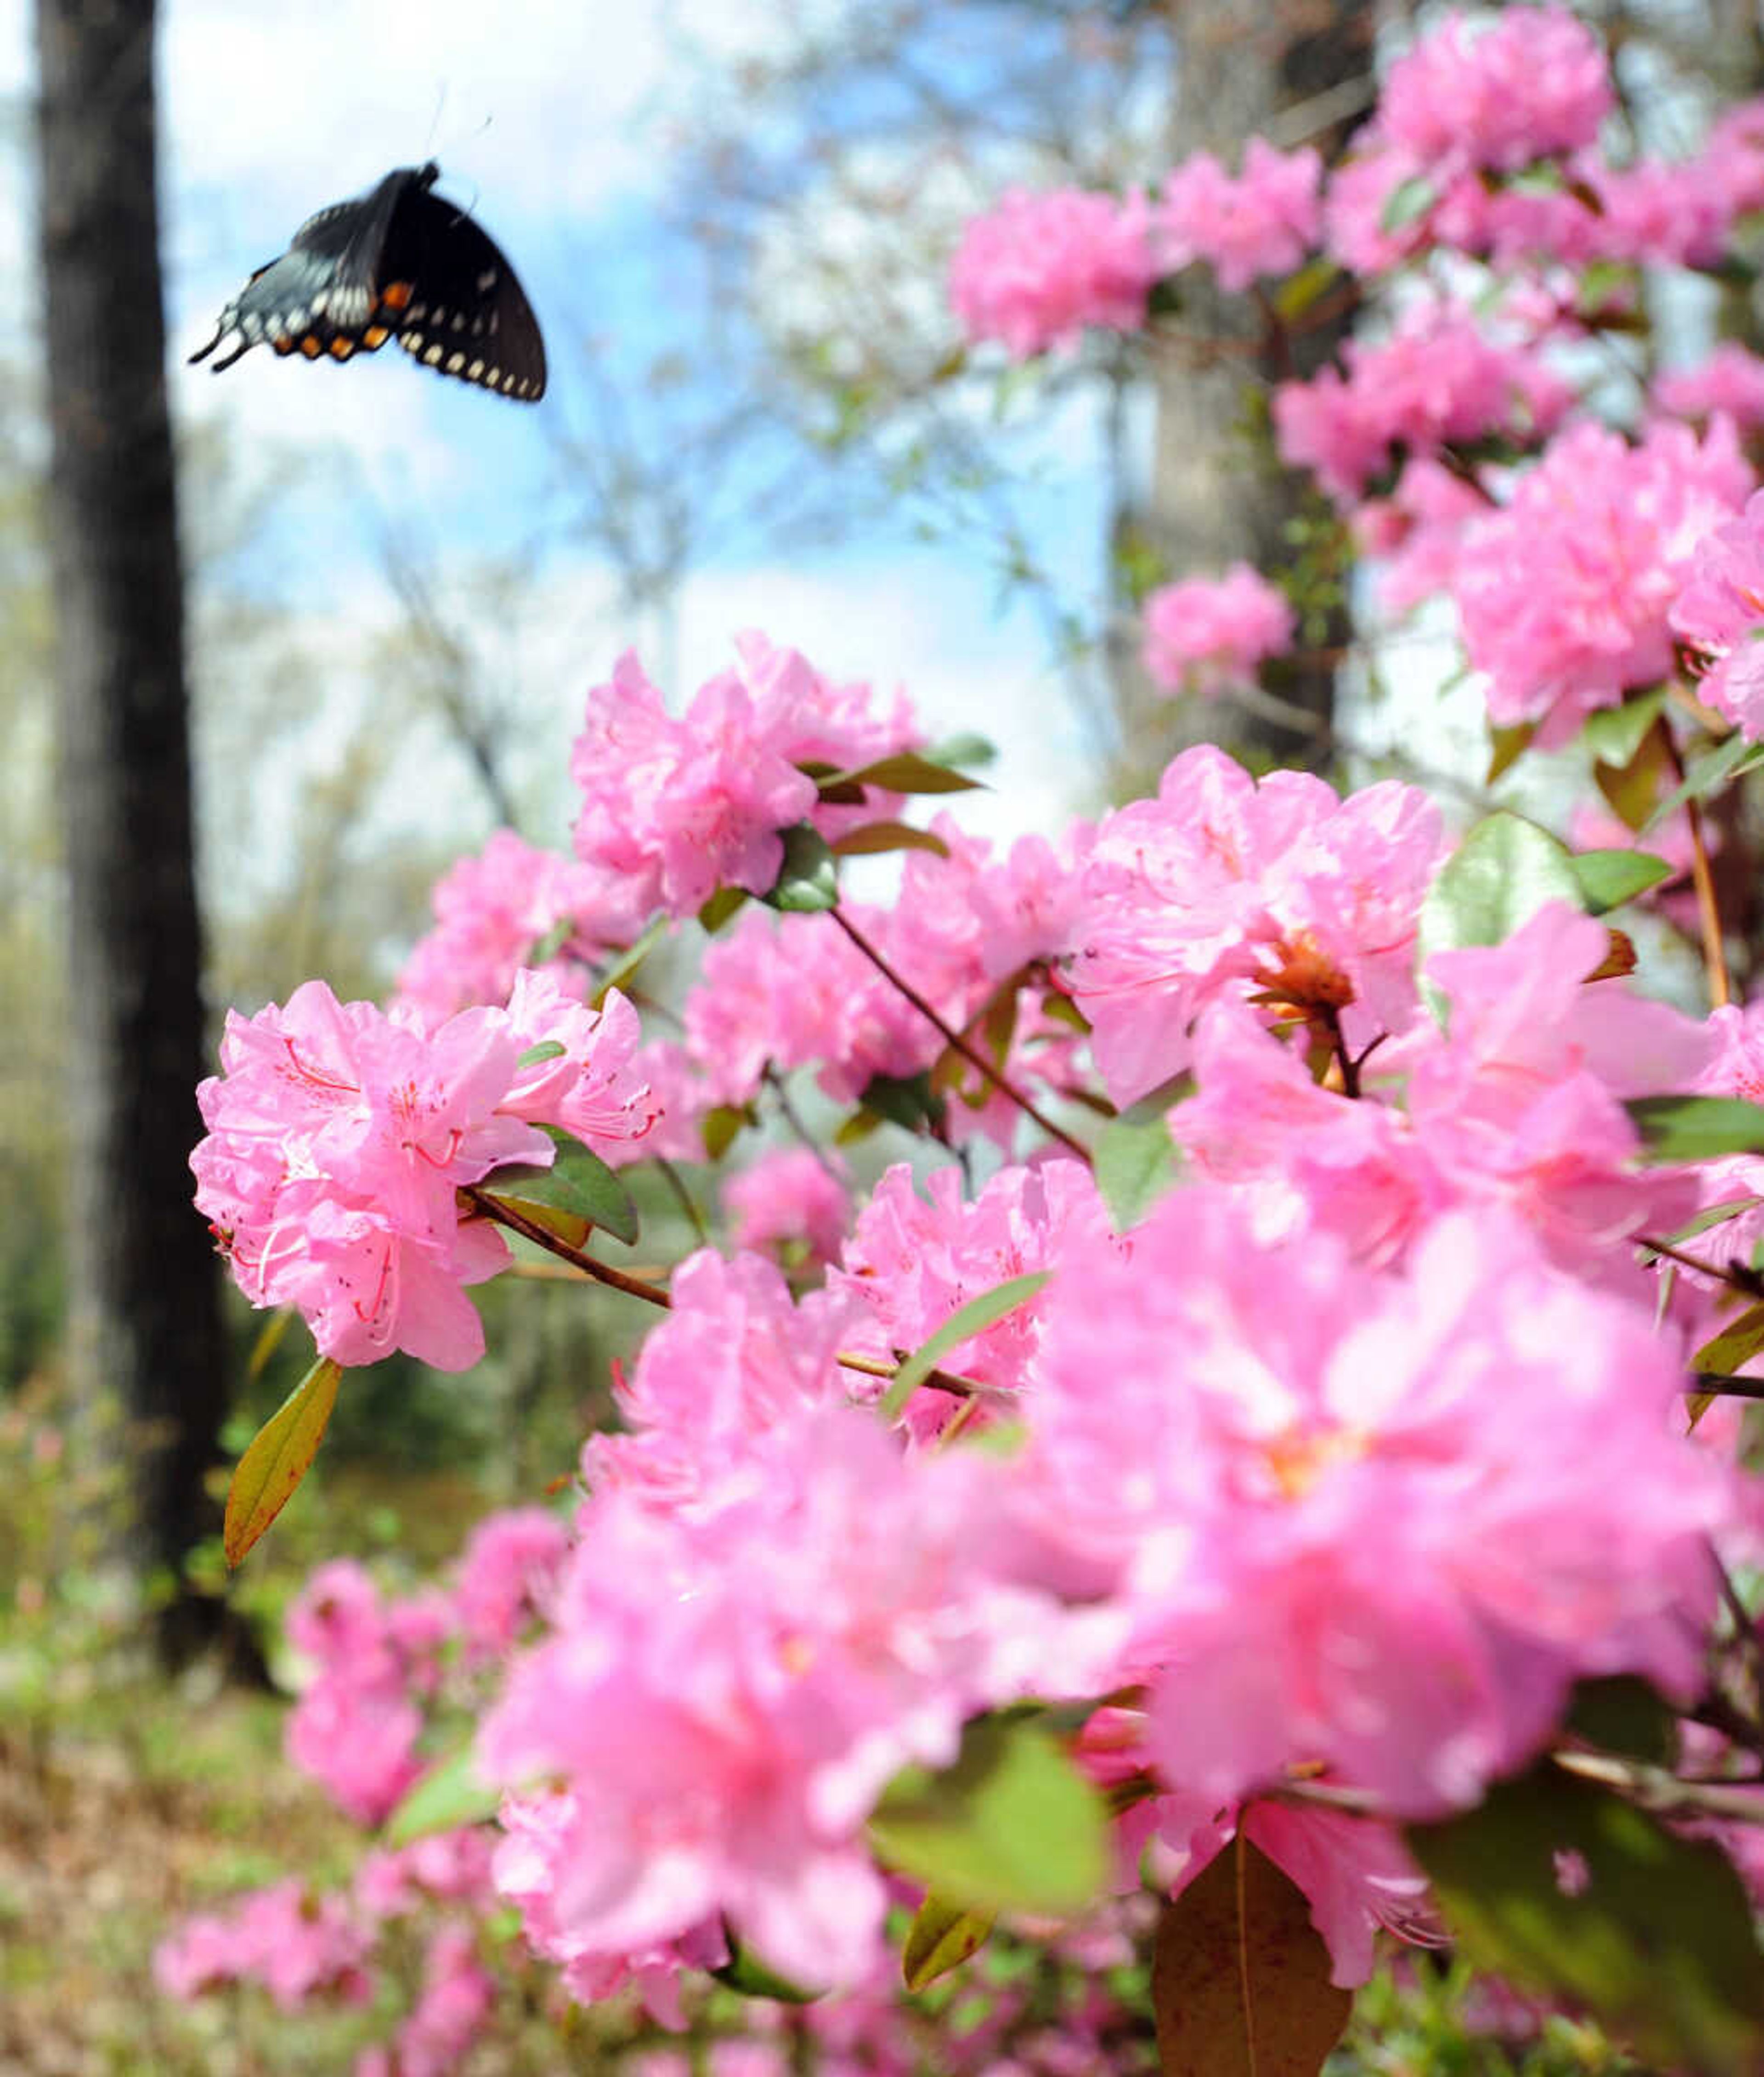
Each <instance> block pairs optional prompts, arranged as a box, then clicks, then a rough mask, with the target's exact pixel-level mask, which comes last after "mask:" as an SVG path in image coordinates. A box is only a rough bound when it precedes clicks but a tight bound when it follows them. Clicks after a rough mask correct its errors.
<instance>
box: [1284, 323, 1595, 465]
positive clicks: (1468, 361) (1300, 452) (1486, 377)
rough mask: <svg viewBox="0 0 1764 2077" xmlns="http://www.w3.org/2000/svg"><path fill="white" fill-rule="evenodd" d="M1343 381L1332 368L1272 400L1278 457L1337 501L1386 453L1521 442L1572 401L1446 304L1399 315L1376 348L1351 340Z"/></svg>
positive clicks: (1519, 348) (1554, 381) (1534, 363)
mask: <svg viewBox="0 0 1764 2077" xmlns="http://www.w3.org/2000/svg"><path fill="white" fill-rule="evenodd" d="M1342 357H1343V360H1345V363H1346V365H1347V370H1348V372H1347V373H1346V375H1345V377H1344V376H1343V375H1342V374H1341V373H1339V372H1338V371H1337V369H1335V368H1325V369H1324V371H1323V373H1321V374H1320V375H1318V376H1316V377H1313V378H1312V380H1311V381H1308V382H1287V383H1282V385H1281V386H1280V388H1279V389H1278V390H1276V392H1275V393H1274V426H1275V430H1276V432H1277V434H1278V440H1279V447H1280V452H1281V455H1282V458H1283V459H1284V460H1287V461H1288V462H1290V463H1291V464H1293V465H1294V466H1295V468H1314V469H1315V470H1316V472H1317V475H1318V477H1319V479H1320V481H1321V482H1322V484H1323V485H1324V488H1325V489H1328V490H1329V491H1330V492H1332V493H1333V494H1334V495H1335V496H1336V497H1338V498H1341V499H1344V500H1345V499H1351V498H1353V497H1358V496H1359V495H1360V493H1362V490H1363V489H1364V488H1365V486H1366V481H1367V479H1368V478H1369V477H1372V476H1374V475H1378V474H1379V473H1381V472H1382V471H1383V470H1384V469H1385V468H1386V467H1387V465H1388V463H1389V460H1390V457H1391V453H1392V452H1393V450H1398V449H1400V450H1401V451H1402V452H1404V453H1406V454H1407V455H1408V456H1413V457H1418V458H1420V457H1426V456H1432V455H1434V454H1437V453H1438V452H1439V451H1440V449H1441V447H1446V446H1449V445H1452V444H1453V443H1462V442H1468V441H1474V440H1477V439H1482V438H1483V437H1484V436H1485V435H1489V434H1491V433H1499V434H1503V435H1506V436H1508V437H1509V438H1512V439H1521V440H1524V439H1532V438H1533V437H1535V436H1536V435H1539V434H1541V433H1546V432H1548V431H1549V430H1550V429H1551V428H1552V427H1553V426H1555V425H1556V424H1557V423H1558V422H1559V421H1560V419H1561V418H1562V416H1563V414H1565V412H1566V410H1567V409H1568V407H1569V406H1570V403H1571V402H1573V398H1574V393H1573V391H1572V389H1570V387H1569V385H1568V384H1567V383H1566V382H1565V381H1563V380H1562V377H1560V376H1558V375H1557V374H1556V373H1554V371H1553V369H1551V368H1549V367H1547V366H1546V365H1545V364H1544V363H1543V362H1542V361H1541V360H1540V359H1539V358H1538V357H1537V352H1536V351H1535V349H1534V348H1532V347H1530V346H1528V345H1524V344H1520V343H1501V342H1500V341H1499V340H1497V339H1494V338H1491V336H1490V335H1489V334H1488V332H1487V330H1486V329H1485V328H1484V327H1483V324H1482V323H1480V322H1478V319H1477V318H1475V316H1474V315H1473V314H1472V313H1471V312H1470V311H1469V310H1466V309H1464V308H1462V306H1459V305H1457V304H1455V303H1451V302H1436V303H1430V304H1426V305H1423V306H1420V307H1419V308H1417V309H1416V310H1412V311H1411V312H1409V313H1408V314H1406V315H1405V316H1404V317H1403V318H1402V319H1401V320H1400V321H1399V323H1398V325H1397V327H1396V329H1395V331H1394V332H1393V333H1392V334H1391V337H1390V338H1389V339H1385V340H1383V341H1382V342H1379V343H1362V341H1360V340H1357V339H1350V340H1349V342H1348V344H1347V346H1346V348H1345V349H1344V352H1343V356H1342Z"/></svg>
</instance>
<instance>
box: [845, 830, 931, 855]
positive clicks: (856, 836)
mask: <svg viewBox="0 0 1764 2077" xmlns="http://www.w3.org/2000/svg"><path fill="white" fill-rule="evenodd" d="M878 851H931V852H932V853H934V854H935V855H936V856H937V857H939V858H947V857H948V856H949V845H948V844H946V843H945V842H944V840H943V839H942V838H941V837H940V836H935V835H932V832H931V831H930V830H915V828H914V827H913V826H912V824H911V822H865V824H864V826H863V827H862V828H861V829H857V830H847V831H846V832H845V834H844V836H842V837H839V838H837V839H835V841H834V844H833V855H834V857H835V858H865V857H873V856H874V855H875V854H876V853H878Z"/></svg>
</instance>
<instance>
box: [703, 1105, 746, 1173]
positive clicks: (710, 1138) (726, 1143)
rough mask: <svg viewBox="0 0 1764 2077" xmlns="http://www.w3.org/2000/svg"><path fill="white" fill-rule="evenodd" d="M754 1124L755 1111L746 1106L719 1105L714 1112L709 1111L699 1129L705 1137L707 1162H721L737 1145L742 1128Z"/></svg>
mask: <svg viewBox="0 0 1764 2077" xmlns="http://www.w3.org/2000/svg"><path fill="white" fill-rule="evenodd" d="M752 1124H753V1110H752V1109H751V1108H750V1107H749V1105H745V1104H743V1105H736V1104H719V1105H717V1106H716V1108H715V1109H714V1110H707V1112H706V1113H705V1114H704V1118H703V1122H701V1124H700V1126H699V1130H700V1131H701V1132H702V1133H703V1135H704V1158H705V1159H706V1160H707V1161H720V1160H721V1159H723V1157H724V1155H725V1154H727V1153H728V1151H729V1149H730V1148H731V1147H732V1146H733V1145H734V1144H735V1142H736V1138H737V1137H738V1136H739V1134H740V1130H741V1128H742V1127H743V1126H748V1125H752Z"/></svg>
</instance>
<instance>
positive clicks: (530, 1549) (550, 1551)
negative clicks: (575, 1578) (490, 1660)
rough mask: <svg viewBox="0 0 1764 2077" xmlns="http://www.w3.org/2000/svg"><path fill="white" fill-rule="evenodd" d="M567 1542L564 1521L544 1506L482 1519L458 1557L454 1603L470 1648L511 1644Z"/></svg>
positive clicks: (478, 1650)
mask: <svg viewBox="0 0 1764 2077" xmlns="http://www.w3.org/2000/svg"><path fill="white" fill-rule="evenodd" d="M568 1546H569V1536H568V1534H567V1533H566V1532H565V1528H564V1525H563V1524H562V1523H561V1521H558V1519H557V1517H556V1516H555V1515H553V1514H548V1513H546V1511H545V1510H544V1509H543V1508H538V1507H521V1508H509V1509H504V1510H503V1512H502V1513H498V1514H493V1515H490V1516H488V1517H486V1519H485V1520H484V1521H481V1522H479V1523H478V1525H477V1527H476V1528H475V1529H474V1530H473V1531H472V1534H471V1535H470V1537H469V1538H468V1540H467V1542H466V1546H465V1555H464V1556H463V1557H462V1558H461V1560H460V1567H459V1576H458V1578H457V1580H455V1582H454V1585H453V1592H452V1600H451V1604H450V1607H451V1613H452V1616H453V1618H454V1621H455V1622H456V1623H457V1626H458V1630H459V1632H460V1634H461V1638H463V1639H464V1641H465V1644H466V1646H467V1648H468V1650H470V1651H471V1652H473V1654H476V1655H484V1656H492V1655H496V1654H498V1653H501V1652H503V1651H506V1650H507V1649H508V1648H509V1646H511V1644H513V1642H515V1637H516V1635H517V1634H518V1632H519V1629H520V1625H521V1623H522V1621H523V1620H524V1619H525V1618H527V1617H530V1616H531V1615H532V1613H533V1612H534V1610H535V1609H536V1608H537V1607H538V1606H539V1605H540V1601H541V1600H542V1599H543V1597H544V1593H545V1591H546V1589H547V1588H548V1585H549V1583H550V1580H551V1578H552V1575H553V1574H554V1573H555V1572H556V1571H557V1568H558V1567H559V1566H560V1565H561V1563H562V1562H563V1557H564V1553H565V1550H566V1549H567V1548H568Z"/></svg>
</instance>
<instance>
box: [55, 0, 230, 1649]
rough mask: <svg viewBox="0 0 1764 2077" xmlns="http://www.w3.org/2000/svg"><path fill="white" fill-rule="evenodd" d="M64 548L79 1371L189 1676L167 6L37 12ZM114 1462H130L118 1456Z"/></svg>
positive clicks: (191, 1311)
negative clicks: (162, 127)
mask: <svg viewBox="0 0 1764 2077" xmlns="http://www.w3.org/2000/svg"><path fill="white" fill-rule="evenodd" d="M37 32H38V53H39V62H40V93H41V99H40V107H39V119H38V131H37V137H38V146H39V161H38V163H39V175H40V182H41V197H40V251H41V260H42V268H43V282H44V298H45V321H46V322H45V339H46V346H47V352H48V382H47V393H48V409H49V416H50V422H51V431H52V449H51V458H50V468H49V499H48V510H49V531H50V547H51V556H52V571H53V577H54V588H55V610H56V633H57V641H58V660H57V676H58V683H59V694H60V697H59V745H58V747H59V753H60V805H61V811H62V816H63V822H64V829H65V843H66V870H67V880H68V905H67V914H68V947H67V958H68V971H69V984H70V985H69V999H70V1001H71V1004H72V1009H73V1014H72V1018H71V1021H70V1028H69V1033H68V1058H69V1071H70V1072H69V1104H70V1119H69V1122H70V1127H71V1138H72V1146H73V1153H72V1176H71V1181H70V1186H69V1236H70V1238H69V1283H70V1287H71V1292H72V1298H71V1305H70V1314H71V1317H70V1320H69V1361H70V1367H71V1370H72V1374H73V1380H74V1384H75V1389H76V1392H77V1405H78V1406H79V1409H80V1412H81V1429H82V1433H81V1438H80V1440H81V1442H82V1444H84V1445H87V1446H92V1447H94V1448H102V1447H105V1446H108V1447H110V1448H111V1449H112V1450H113V1451H115V1453H116V1455H117V1459H118V1461H119V1463H121V1464H122V1465H123V1467H126V1470H127V1493H128V1497H129V1501H130V1502H131V1520H130V1521H129V1522H128V1524H127V1532H126V1535H127V1540H126V1545H125V1548H126V1550H127V1554H128V1555H129V1556H130V1558H131V1559H132V1561H133V1562H134V1563H136V1565H137V1566H139V1567H141V1568H142V1569H143V1570H144V1571H147V1572H148V1573H149V1575H150V1574H151V1573H152V1571H155V1570H156V1569H157V1568H160V1567H164V1568H167V1569H168V1570H169V1574H170V1576H171V1579H172V1580H173V1582H174V1583H175V1584H174V1586H173V1591H172V1592H171V1593H170V1595H169V1600H167V1602H166V1603H165V1605H163V1606H162V1608H161V1612H160V1614H159V1617H158V1642H159V1644H160V1646H161V1653H162V1655H164V1656H165V1658H167V1659H169V1660H171V1661H173V1662H175V1661H176V1660H177V1659H180V1658H181V1657H182V1656H184V1655H186V1652H187V1651H188V1650H189V1649H190V1648H191V1647H192V1646H194V1645H195V1644H196V1643H198V1642H201V1641H202V1638H204V1637H205V1636H206V1635H207V1634H211V1633H212V1632H213V1631H214V1630H215V1629H216V1628H217V1627H218V1625H219V1621H220V1617H221V1614H222V1611H221V1608H220V1605H219V1603H217V1602H214V1601H211V1600H203V1599H202V1598H200V1597H198V1596H194V1594H192V1593H191V1592H190V1590H189V1589H188V1588H187V1586H186V1583H185V1581H184V1580H183V1575H182V1571H181V1566H182V1561H183V1560H184V1559H185V1557H186V1555H187V1554H188V1552H189V1550H190V1546H191V1545H192V1544H193V1543H194V1542H196V1541H197V1540H198V1538H201V1537H202V1536H204V1535H206V1534H210V1533H211V1532H212V1530H213V1529H214V1527H215V1519H214V1513H213V1504H212V1502H211V1501H210V1500H209V1498H208V1496H206V1492H205V1490H204V1479H205V1475H206V1472H207V1471H208V1468H209V1467H210V1465H211V1463H213V1461H214V1460H215V1455H216V1452H217V1436H218V1431H219V1425H220V1421H221V1418H222V1417H223V1413H224V1412H225V1383H224V1380H225V1376H226V1367H225V1360H224V1350H223V1330H222V1322H221V1315H220V1309H219V1283H218V1278H217V1273H216V1267H215V1260H214V1255H213V1250H212V1247H211V1242H210V1241H209V1238H208V1237H207V1235H206V1234H205V1233H204V1231H203V1230H202V1222H201V1221H200V1220H199V1219H198V1217H196V1215H195V1213H194V1211H193V1210H192V1209H191V1205H190V1195H191V1188H192V1185H191V1180H190V1168H189V1155H190V1147H192V1145H193V1144H194V1142H195V1140H196V1138H198V1135H199V1134H200V1132H201V1130H202V1127H201V1123H200V1121H199V1118H198V1113H197V1109H196V1104H195V1097H194V1087H195V1084H196V1082H197V1080H198V1077H199V1076H200V1075H201V1074H202V1072H203V1033H202V995H201V975H202V943H201V930H200V924H199V921H198V913H197V901H196V880H195V871H194V838H193V814H192V806H191V784H190V743H189V698H188V693H187V689H186V676H185V664H184V620H183V576H182V570H181V564H180V559H179V552H178V535H177V498H176V485H175V479H174V475H173V456H172V440H171V428H170V422H169V414H168V410H167V404H166V393H165V315H164V310H163V307H162V301H161V277H160V264H159V218H158V208H157V202H156V185H155V183H156V164H155V160H156V152H155V112H154V94H153V35H154V6H153V0H39V4H38V9H37ZM106 1438H107V1442H106Z"/></svg>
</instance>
